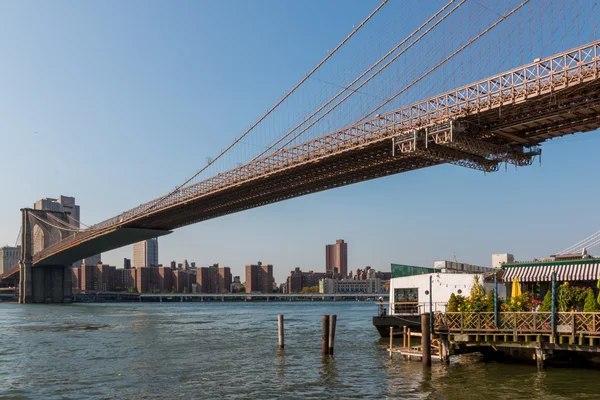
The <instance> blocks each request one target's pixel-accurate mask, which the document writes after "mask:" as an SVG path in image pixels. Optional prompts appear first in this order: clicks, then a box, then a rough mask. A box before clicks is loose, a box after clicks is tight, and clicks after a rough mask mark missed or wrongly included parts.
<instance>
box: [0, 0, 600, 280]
mask: <svg viewBox="0 0 600 400" xmlns="http://www.w3.org/2000/svg"><path fill="white" fill-rule="evenodd" d="M469 1H471V0H469ZM390 3H391V4H389V5H386V6H385V7H388V6H389V10H388V8H384V9H383V10H382V13H386V14H385V15H383V16H382V17H381V18H383V19H382V21H384V22H386V23H390V24H391V22H390V21H400V22H395V23H394V24H393V25H384V24H383V23H382V26H383V27H385V26H387V28H386V29H389V30H388V31H386V30H384V31H382V32H383V33H380V34H378V31H377V28H376V27H370V29H372V30H371V31H368V32H367V34H366V35H365V36H364V37H363V38H358V39H357V41H358V42H357V45H356V47H357V49H358V50H352V52H351V53H348V54H353V55H355V56H356V55H359V54H361V53H360V52H361V51H362V50H360V49H367V50H368V51H372V52H376V51H378V48H376V47H377V46H379V47H381V49H380V50H384V47H385V45H386V44H387V43H388V42H389V43H392V42H393V41H394V40H395V38H397V37H403V35H404V36H405V35H407V34H408V33H409V32H410V30H411V29H414V27H416V26H418V25H419V24H420V23H421V22H422V21H424V19H425V18H426V17H427V16H429V15H431V14H433V13H434V12H435V10H437V9H438V8H439V7H441V6H442V5H443V4H444V3H445V2H444V1H433V2H431V3H428V4H429V5H428V6H427V7H423V6H419V2H416V1H413V2H409V3H407V4H409V5H408V6H404V5H403V4H401V3H399V2H397V1H396V2H393V1H392V2H390ZM479 3H486V4H488V5H489V7H493V4H492V3H493V2H489V1H487V2H486V1H481V2H479ZM533 3H535V2H533ZM533 3H532V5H530V7H532V8H531V9H530V10H526V11H527V12H530V13H531V15H535V12H534V11H535V10H536V9H535V8H534V7H537V6H536V5H535V4H533ZM538 3H539V2H538ZM378 4H379V2H377V1H372V0H369V1H362V2H347V1H341V0H336V1H326V2H320V1H319V2H317V1H306V2H300V1H298V2H292V1H286V2H281V1H265V0H257V1H222V2H208V1H179V2H176V3H170V2H159V1H128V2H109V1H97V2H75V1H56V2H29V1H4V2H2V3H0V52H1V55H2V56H1V57H0V139H1V140H0V143H1V145H0V149H1V150H0V151H1V153H2V155H1V156H0V166H1V170H2V172H3V179H2V182H3V192H2V203H1V204H2V207H0V243H1V244H2V245H4V244H10V245H13V244H14V243H15V239H16V235H17V233H18V230H19V218H20V213H19V209H20V208H21V207H25V206H32V204H33V202H34V201H35V200H37V199H39V198H42V197H57V196H58V195H60V194H65V195H71V196H75V197H76V199H77V202H78V204H80V205H81V209H82V212H81V218H82V221H83V222H85V223H87V224H91V223H95V222H99V221H101V220H104V219H106V218H109V217H111V216H114V215H116V214H118V213H120V212H122V211H125V210H127V209H129V208H131V207H134V206H136V205H138V204H140V203H143V202H145V201H148V200H151V199H153V198H156V197H159V196H160V195H162V194H164V193H166V192H168V191H169V190H171V189H173V188H174V187H175V186H176V185H177V184H179V183H181V182H183V181H184V180H185V179H186V178H187V177H189V176H190V175H192V174H193V173H194V172H195V171H196V170H198V169H199V168H200V167H201V166H203V165H204V164H205V163H206V157H209V156H214V155H215V154H216V153H218V151H219V150H221V149H222V148H224V147H225V146H227V145H228V144H229V143H230V142H231V141H233V139H234V138H235V137H237V136H239V135H240V134H241V133H242V132H243V131H244V130H245V129H246V128H247V127H248V126H249V125H250V124H251V123H252V122H254V121H255V120H256V119H257V118H258V117H259V116H260V115H261V114H262V113H263V112H264V111H265V110H266V109H267V108H269V107H270V106H272V105H273V104H274V103H275V102H276V101H277V100H278V99H279V98H280V97H281V96H282V95H283V92H284V91H286V90H289V89H290V88H291V87H292V86H293V85H294V84H295V83H296V82H297V81H298V80H299V79H300V78H301V77H302V76H303V75H304V74H305V73H306V72H308V71H309V70H310V69H311V68H312V67H313V66H314V65H316V63H317V62H318V61H320V60H321V59H322V58H323V57H324V56H325V54H326V52H327V50H330V49H332V48H334V47H335V46H336V45H337V44H338V43H339V42H340V41H341V40H342V39H343V38H344V37H345V36H346V35H347V34H348V33H349V32H350V30H351V29H352V26H353V25H358V23H360V21H361V20H362V19H363V18H364V17H365V16H366V15H368V14H369V13H370V12H371V11H372V10H373V9H374V8H375V7H376V6H377V5H378ZM512 4H513V5H514V4H515V2H514V1H512ZM574 4H576V5H575V6H573V7H577V4H585V2H583V1H578V2H575V3H574ZM470 7H471V8H470V9H469V11H465V14H464V16H463V17H461V18H464V19H465V21H466V20H467V19H468V18H473V17H475V16H476V15H478V14H476V13H478V12H485V11H481V10H479V11H478V10H477V4H474V3H473V4H471V5H470ZM563 7H564V6H563ZM590 7H591V6H590ZM597 10H598V8H597V7H596V8H593V9H592V8H590V9H589V10H588V11H589V12H588V13H587V14H588V15H589V14H590V12H591V14H592V15H591V17H592V18H591V19H593V18H594V15H596V16H597ZM402 11H404V12H402ZM567 11H568V10H567ZM594 13H596V14H594ZM546 14H548V15H545V16H544V17H540V18H542V21H541V22H547V23H554V22H556V21H552V20H550V18H554V17H550V16H549V15H550V14H549V13H546ZM526 15H528V14H526ZM488 17H489V18H491V19H493V18H496V17H494V14H493V13H492V12H490V14H489V15H488ZM533 18H534V17H532V19H531V21H530V22H531V24H530V26H531V29H532V30H533V29H535V28H534V26H536V25H537V24H536V22H538V21H537V20H535V19H533ZM543 18H547V19H548V20H547V21H544V20H543ZM579 23H580V24H581V27H580V28H581V29H580V32H579V33H581V34H579V35H574V36H573V37H571V36H570V35H569V34H568V30H569V29H572V27H568V26H567V27H564V28H557V29H563V30H562V31H561V30H559V31H556V30H555V31H552V30H550V32H546V33H545V35H546V37H545V38H542V40H540V41H538V42H532V44H530V45H528V44H527V43H523V39H521V42H519V39H518V38H516V36H515V39H512V40H513V41H512V43H509V44H511V45H512V47H516V48H519V46H520V49H521V52H520V53H515V55H514V57H509V58H507V59H506V60H504V61H503V63H504V64H498V65H497V66H496V67H499V66H503V67H504V68H505V69H508V68H510V67H513V66H517V65H519V64H520V63H522V62H527V61H529V59H530V57H529V53H530V52H532V51H533V52H536V54H538V55H539V54H540V53H541V55H551V54H552V53H553V52H557V51H561V50H564V49H566V48H568V47H571V46H575V45H578V44H581V43H585V41H587V40H588V39H590V38H594V37H597V36H595V35H596V32H595V26H593V24H592V25H590V26H592V27H593V29H594V31H592V30H591V28H590V29H588V28H589V27H588V26H586V25H585V23H584V22H579ZM596 24H597V23H596ZM528 26H529V25H528ZM382 29H383V28H382ZM454 33H455V34H464V35H467V32H466V31H465V32H458V33H457V32H454ZM502 33H503V31H499V32H498V34H502ZM442 34H443V32H442ZM504 34H506V31H504ZM552 35H555V36H556V40H554V37H552ZM549 36H550V37H551V38H550V39H549ZM373 38H376V39H373ZM368 40H372V42H373V43H375V44H376V45H377V46H374V47H373V48H370V47H369V46H366V45H365V43H367V41H368ZM386 40H387V41H386ZM490 40H492V38H490ZM507 42H510V40H507ZM544 43H548V44H550V45H551V46H542V44H544ZM361 46H362V47H361ZM546 47H548V48H546ZM486 48H487V47H486V46H481V48H480V49H479V50H477V51H478V52H479V53H478V55H479V56H481V55H482V54H483V55H485V54H486V53H485V51H486ZM367 50H365V51H367ZM466 57H474V54H469V55H465V58H463V61H464V62H466V61H469V59H467V58H466ZM412 60H414V58H413V59H412ZM486 60H487V61H486V63H479V64H478V65H474V63H472V62H467V63H465V64H464V65H469V67H468V68H470V69H469V70H467V73H470V74H471V75H473V77H472V80H476V79H478V78H483V77H484V76H485V75H491V74H493V73H496V72H500V70H497V69H494V68H496V67H494V65H495V64H493V63H494V61H493V60H492V61H490V59H486ZM361 62H362V61H361ZM426 62H427V60H419V61H418V62H416V61H407V63H409V64H410V65H409V64H405V67H406V68H407V70H408V68H409V67H410V68H417V67H418V66H419V63H426ZM490 62H491V63H492V64H491V65H490ZM365 63H366V61H365ZM365 65H367V64H365ZM357 68H359V67H357ZM486 68H487V69H486ZM338 71H339V70H338ZM407 74H408V72H407ZM452 79H454V81H452ZM462 80H464V77H462V76H459V77H454V75H452V76H450V78H449V79H448V80H445V81H444V82H437V83H435V82H434V83H431V81H430V82H429V83H428V86H427V87H425V86H423V87H421V88H420V92H418V93H421V94H422V93H431V94H433V93H437V92H439V91H442V90H444V89H445V88H447V87H445V86H444V84H446V85H449V86H453V85H454V84H463V83H467V82H463V81H462ZM306 93H307V94H303V96H305V97H306V96H310V93H309V92H306ZM331 93H333V92H331ZM382 93H383V91H382ZM417 95H418V94H414V95H412V96H417ZM309 100H310V97H309ZM278 132H279V131H277V130H276V129H274V130H273V133H272V134H273V135H275V134H278ZM256 143H260V140H259V141H258V142H256ZM599 145H600V136H599V135H598V132H591V133H586V134H579V135H575V136H572V137H567V138H563V139H559V140H556V141H554V142H552V143H549V144H548V145H546V146H544V148H543V157H542V164H541V166H540V165H538V164H537V163H536V164H535V165H534V166H531V167H529V168H522V169H519V170H515V169H514V168H510V167H509V168H508V170H507V171H504V169H502V170H501V171H500V172H497V173H495V174H487V175H484V174H482V173H480V172H476V171H472V170H467V169H461V168H460V167H456V166H451V165H447V166H440V167H434V168H430V169H427V170H421V171H415V172H410V173H407V174H403V175H396V176H393V177H388V178H383V179H379V180H375V181H370V182H365V183H361V184H356V185H353V186H349V187H345V188H340V189H336V190H332V191H328V192H323V193H318V194H314V195H310V196H305V197H302V198H298V199H294V200H289V201H286V202H283V203H278V204H274V205H269V206H266V207H261V208H258V209H254V210H249V211H245V212H242V213H239V214H234V215H230V216H227V217H222V218H219V219H216V220H211V221H207V222H203V223H200V224H196V225H194V226H190V227H186V228H183V229H180V230H178V231H176V232H175V233H173V234H172V235H170V236H168V237H165V238H161V239H159V241H160V250H159V259H160V262H162V263H165V264H166V263H168V262H169V261H171V260H177V261H178V262H181V261H182V260H183V259H184V258H185V259H188V260H189V261H196V263H197V264H199V265H206V264H209V263H210V264H212V263H216V262H218V263H221V265H228V266H230V267H231V268H232V270H233V272H234V274H240V275H243V265H245V264H246V263H250V262H256V261H258V260H261V261H263V262H267V263H272V264H274V271H275V277H276V280H277V281H278V282H281V281H282V280H283V279H284V277H285V276H286V275H287V274H288V273H289V271H290V270H291V269H293V268H294V267H297V266H298V267H301V268H302V269H305V270H308V269H313V270H323V269H324V256H325V250H324V246H325V244H327V243H333V242H335V240H336V239H340V238H343V239H345V240H346V241H347V242H348V243H349V246H348V248H349V264H350V267H351V268H352V269H353V270H355V269H356V268H359V267H360V268H362V267H364V266H366V265H371V266H373V267H374V268H376V269H381V270H389V264H390V263H391V262H398V263H409V264H421V265H430V264H431V262H432V261H433V260H436V259H452V258H453V257H455V256H456V258H457V259H458V260H459V261H463V262H472V263H476V264H484V265H489V264H490V260H491V254H492V253H501V252H512V253H514V254H515V256H516V257H517V258H518V259H523V260H525V259H531V258H533V257H540V256H543V255H547V254H550V253H552V252H556V251H559V250H562V249H563V248H565V247H567V246H569V245H571V244H573V243H574V242H576V241H578V240H580V239H582V238H583V237H585V236H587V235H589V234H591V233H592V232H594V231H596V230H598V229H599V227H600V216H599V215H598V213H597V212H596V207H597V198H598V197H599V195H600V188H599V186H598V184H597V182H596V180H597V177H598V172H599V171H600V167H599V166H598V163H597V161H596V160H597V150H598V149H599V148H600V147H599ZM123 257H131V248H130V247H126V248H123V249H119V250H116V251H113V252H110V253H107V254H105V255H104V256H103V261H105V262H107V263H109V264H112V265H117V266H121V265H122V259H123Z"/></svg>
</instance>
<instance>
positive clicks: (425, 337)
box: [421, 313, 431, 367]
mask: <svg viewBox="0 0 600 400" xmlns="http://www.w3.org/2000/svg"><path fill="white" fill-rule="evenodd" d="M430 318H431V314H429V313H423V314H421V352H422V360H423V365H424V366H427V367H430V366H431V334H430V332H429V324H430Z"/></svg>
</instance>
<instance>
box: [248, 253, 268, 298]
mask: <svg viewBox="0 0 600 400" xmlns="http://www.w3.org/2000/svg"><path fill="white" fill-rule="evenodd" d="M246 293H273V265H271V264H265V265H263V263H261V262H260V261H259V262H258V264H257V265H252V264H247V265H246Z"/></svg>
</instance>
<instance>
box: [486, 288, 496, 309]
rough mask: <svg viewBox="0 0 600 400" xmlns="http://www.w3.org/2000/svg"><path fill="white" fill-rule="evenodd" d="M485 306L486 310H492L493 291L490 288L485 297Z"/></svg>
mask: <svg viewBox="0 0 600 400" xmlns="http://www.w3.org/2000/svg"><path fill="white" fill-rule="evenodd" d="M485 308H486V311H487V312H494V311H495V310H494V291H493V290H490V291H489V292H488V294H487V297H486V298H485Z"/></svg>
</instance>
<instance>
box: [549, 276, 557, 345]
mask: <svg viewBox="0 0 600 400" xmlns="http://www.w3.org/2000/svg"><path fill="white" fill-rule="evenodd" d="M550 323H551V327H552V342H553V343H554V338H555V337H556V271H555V270H552V315H551V317H550Z"/></svg>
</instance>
